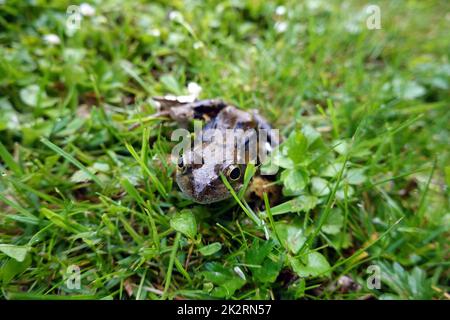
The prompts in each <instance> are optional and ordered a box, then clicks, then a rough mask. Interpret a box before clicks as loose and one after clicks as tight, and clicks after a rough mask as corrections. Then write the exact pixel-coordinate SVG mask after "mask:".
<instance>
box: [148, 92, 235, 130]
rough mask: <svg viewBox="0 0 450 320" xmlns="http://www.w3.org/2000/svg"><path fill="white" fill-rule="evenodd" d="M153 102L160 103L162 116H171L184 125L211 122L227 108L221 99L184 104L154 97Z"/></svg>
mask: <svg viewBox="0 0 450 320" xmlns="http://www.w3.org/2000/svg"><path fill="white" fill-rule="evenodd" d="M153 100H155V101H156V102H158V103H159V106H160V113H161V114H162V113H164V114H166V115H169V116H170V117H171V118H172V119H173V120H175V121H177V122H178V123H180V124H182V125H186V124H187V123H188V122H190V121H192V120H193V119H203V120H206V121H209V120H210V119H211V118H214V117H215V116H217V114H218V113H219V112H220V111H221V110H222V109H223V108H225V107H226V106H227V104H226V103H225V102H223V101H222V100H220V99H208V100H198V101H193V102H183V101H178V100H176V97H173V98H172V97H171V98H169V99H168V98H166V97H154V98H153Z"/></svg>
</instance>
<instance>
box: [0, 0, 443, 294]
mask: <svg viewBox="0 0 450 320" xmlns="http://www.w3.org/2000/svg"><path fill="white" fill-rule="evenodd" d="M3 2H4V3H2V4H0V175H1V176H0V286H1V291H0V298H2V299H60V298H66V299H111V298H113V299H175V298H188V299H205V298H212V297H218V298H226V299H305V298H306V299H359V298H361V299H367V298H370V297H374V298H382V299H390V298H391V299H432V298H433V299H449V298H450V296H449V294H448V289H449V287H448V277H449V261H448V260H449V259H448V258H449V247H448V240H449V226H450V211H449V206H450V201H449V191H448V188H449V185H450V161H449V150H448V146H449V143H450V139H449V123H450V112H449V107H450V95H449V92H450V90H449V86H450V63H449V52H450V38H449V37H448V30H449V27H450V22H449V18H448V14H447V15H446V13H447V12H449V9H450V5H449V4H448V3H447V2H446V1H401V2H400V1H398V2H394V1H375V2H374V3H375V4H378V5H379V6H380V8H381V26H382V28H381V29H380V30H368V29H367V27H366V18H367V14H366V13H365V11H364V7H363V5H361V4H360V3H359V2H357V1H347V2H345V3H344V4H340V2H338V1H336V2H331V1H317V2H314V1H305V2H304V3H298V1H286V2H285V3H283V5H284V6H285V7H286V9H287V10H286V13H284V14H282V15H279V14H276V11H277V10H276V8H277V6H279V5H281V4H282V1H262V0H261V1H260V0H257V1H250V0H249V1H231V0H230V1H223V2H219V1H208V2H207V3H206V2H205V3H204V2H203V1H194V0H187V1H177V0H174V1H172V2H171V3H170V4H166V2H165V1H151V2H150V1H149V3H147V2H145V1H113V0H107V1H102V2H101V4H100V1H96V2H95V3H97V4H95V3H94V2H91V3H93V6H94V7H95V9H96V14H95V15H94V16H93V17H84V18H83V20H82V21H81V25H80V29H79V30H77V31H76V32H75V34H73V35H72V36H69V35H68V34H67V33H66V29H65V28H66V19H67V15H66V9H67V7H68V6H69V5H70V4H73V2H69V1H34V2H33V1H21V0H20V1H19V0H7V1H6V2H5V1H3ZM29 3H34V4H29ZM171 11H177V12H179V13H180V15H178V16H177V15H176V14H175V15H174V14H171V15H170V17H172V19H170V18H169V13H170V12H171ZM278 12H280V10H278ZM283 26H287V27H286V28H285V30H283ZM48 34H55V35H57V36H58V37H59V39H60V43H59V44H53V45H52V44H49V43H47V42H45V41H44V36H45V35H48ZM192 81H193V82H196V83H198V84H199V85H200V86H201V87H202V88H203V91H202V93H201V97H202V98H216V97H220V98H222V99H224V100H226V101H229V102H232V103H235V104H236V105H239V106H240V107H241V108H243V109H247V108H255V107H256V108H258V109H259V110H260V111H261V113H262V114H263V115H264V116H265V117H267V118H268V119H270V121H271V122H272V123H273V125H274V127H276V128H279V129H281V132H282V134H283V136H284V138H285V140H284V143H283V145H282V147H281V148H280V150H279V151H280V152H282V153H283V154H282V155H281V154H280V153H275V154H274V156H273V158H272V159H271V161H272V162H273V163H275V164H278V165H280V166H281V170H280V171H279V174H278V180H277V183H278V184H279V185H280V186H282V187H283V198H282V200H281V202H280V203H279V204H277V205H274V206H273V207H272V208H270V209H268V210H266V211H264V212H259V211H258V210H256V209H255V208H254V207H252V205H251V203H247V202H246V201H245V199H244V198H242V197H241V196H242V192H241V193H238V194H234V195H233V197H232V198H231V199H230V200H229V201H225V202H223V203H220V204H217V205H214V206H213V207H210V206H202V205H196V204H193V203H191V202H190V201H189V200H187V199H186V198H184V197H183V195H182V194H181V193H180V191H179V190H178V188H177V186H176V183H174V180H173V173H174V167H173V165H172V164H171V163H170V162H169V161H168V159H169V158H168V157H169V155H170V152H171V149H172V147H173V145H174V143H173V142H171V141H170V134H171V132H172V130H173V129H174V128H176V124H174V123H172V122H167V121H163V120H162V119H160V118H157V117H152V116H151V115H152V114H153V113H154V112H155V109H154V107H153V104H152V103H151V101H150V100H149V97H151V96H153V95H162V94H166V93H173V94H185V93H186V87H187V85H188V83H189V82H192ZM139 124H141V125H139ZM130 128H134V129H133V130H130ZM251 174H253V172H247V178H249V177H250V175H251ZM264 201H265V203H266V204H268V203H269V199H267V198H265V199H264ZM73 265H75V266H78V267H79V268H80V272H81V286H80V288H79V289H77V288H72V289H71V288H70V285H69V286H68V281H69V282H70V281H71V279H73V278H72V276H73V274H70V273H67V270H68V268H69V267H70V266H73ZM371 265H376V266H378V267H379V268H380V271H381V288H380V289H370V288H368V287H367V285H366V283H367V282H366V281H367V279H368V277H369V276H370V275H371V274H370V273H368V268H369V266H371ZM343 276H347V277H348V278H342V277H343ZM349 278H350V279H352V281H353V282H354V284H353V285H352V286H343V285H342V283H343V279H349Z"/></svg>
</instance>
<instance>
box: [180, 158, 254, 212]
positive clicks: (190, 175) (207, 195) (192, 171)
mask: <svg viewBox="0 0 450 320" xmlns="http://www.w3.org/2000/svg"><path fill="white" fill-rule="evenodd" d="M243 170H245V169H244V167H243V166H241V165H236V164H232V163H226V162H224V163H216V162H214V161H208V159H204V160H203V161H202V163H201V164H195V163H186V161H185V157H183V156H181V157H180V158H179V160H178V164H177V175H176V180H177V183H178V186H179V187H180V189H181V191H182V192H183V193H184V194H186V195H187V196H188V197H190V198H191V199H192V200H194V201H195V202H198V203H201V204H208V203H213V202H217V201H221V200H225V199H227V198H229V197H230V196H231V194H230V192H229V190H228V189H227V187H226V186H225V184H224V183H223V181H222V179H221V176H220V174H221V173H222V174H223V175H224V176H225V177H226V178H227V180H228V182H229V183H230V185H231V186H232V187H233V189H234V190H235V191H237V190H239V189H240V187H241V186H242V184H243V180H244V172H243Z"/></svg>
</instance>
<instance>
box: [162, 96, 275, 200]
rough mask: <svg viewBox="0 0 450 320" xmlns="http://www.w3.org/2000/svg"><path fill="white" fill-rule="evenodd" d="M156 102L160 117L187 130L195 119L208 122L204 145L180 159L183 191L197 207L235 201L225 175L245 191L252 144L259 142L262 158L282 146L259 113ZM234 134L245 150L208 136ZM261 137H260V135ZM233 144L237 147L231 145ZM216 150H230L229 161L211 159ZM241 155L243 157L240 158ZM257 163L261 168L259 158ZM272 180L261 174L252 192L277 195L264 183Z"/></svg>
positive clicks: (210, 104)
mask: <svg viewBox="0 0 450 320" xmlns="http://www.w3.org/2000/svg"><path fill="white" fill-rule="evenodd" d="M153 99H154V100H155V101H157V102H158V103H159V105H160V107H161V109H162V111H161V112H160V114H161V113H164V114H166V115H169V116H170V117H171V118H172V119H173V120H175V121H177V122H178V123H179V125H180V126H182V127H186V126H187V124H188V123H189V122H191V121H192V120H193V119H201V120H204V122H205V125H204V126H203V129H202V133H203V134H202V135H201V138H200V141H199V142H200V143H199V144H197V146H195V145H194V148H192V149H190V150H187V151H185V152H184V153H183V154H182V155H181V156H180V157H179V159H178V163H177V172H176V181H177V184H178V186H179V188H180V190H181V191H182V192H183V194H185V195H186V196H187V197H189V198H190V199H192V200H193V201H195V202H197V203H201V204H209V203H214V202H217V201H221V200H225V199H227V198H230V197H231V193H230V192H229V190H228V189H227V187H226V186H225V184H224V183H223V181H222V178H221V175H223V176H224V177H225V178H226V179H227V180H228V182H229V183H230V185H231V186H232V187H233V189H234V190H235V191H238V190H239V189H240V188H241V187H242V185H243V183H244V173H245V170H246V167H247V165H248V163H249V161H250V153H251V152H250V144H251V143H254V142H255V141H257V142H256V149H257V150H256V152H257V154H258V155H259V154H267V153H269V152H270V151H271V150H272V149H273V148H274V147H276V146H277V145H278V143H279V141H278V140H279V138H278V136H277V135H275V134H274V133H273V131H271V126H270V125H269V123H268V122H267V121H266V120H265V119H264V118H263V117H262V116H260V115H259V113H258V111H257V110H254V109H252V110H249V111H243V110H240V109H238V108H237V107H236V106H233V105H231V104H228V103H225V102H223V101H222V100H218V99H211V100H199V101H194V102H182V101H177V99H176V98H175V97H174V98H170V99H168V98H165V97H163V98H159V97H155V98H153ZM252 129H253V130H252ZM230 131H231V132H235V133H236V135H237V136H239V135H242V134H243V135H242V136H240V141H241V143H242V144H241V145H240V146H242V149H240V150H238V145H237V144H235V142H236V140H233V142H230V140H228V139H215V138H214V137H213V138H211V137H210V136H209V137H207V136H208V134H206V133H208V132H215V133H217V132H219V133H223V135H222V137H224V136H226V134H227V133H229V132H230ZM262 131H265V132H266V133H265V134H264V135H263V136H264V137H267V139H264V141H263V140H258V138H257V137H255V135H258V134H260V132H262ZM258 137H260V136H259V135H258ZM230 143H233V144H232V145H230ZM199 147H200V148H199ZM227 147H228V148H227ZM199 149H200V150H201V151H199ZM216 150H228V151H224V152H225V153H226V154H227V157H225V159H224V160H223V161H217V159H215V158H214V157H213V156H211V155H212V154H214V152H215V151H216ZM230 150H231V151H230ZM242 150H243V152H242ZM238 152H242V153H240V154H238ZM199 153H201V154H200V158H201V160H200V161H192V160H193V159H194V158H195V157H196V156H198V155H199ZM208 155H209V156H208ZM239 156H240V158H239V161H238V157H239ZM252 159H253V158H252ZM254 160H255V161H254V163H255V164H256V165H257V166H258V165H259V164H260V161H259V158H256V159H254ZM269 180H270V178H269V179H266V178H261V177H260V176H259V172H257V176H255V177H254V178H253V180H252V181H254V182H257V186H252V185H251V186H250V187H249V190H254V196H255V195H256V197H261V196H262V191H261V190H263V191H264V192H268V193H269V194H276V193H277V192H276V191H275V190H274V188H270V187H267V186H266V184H265V183H264V181H265V182H267V183H269V182H271V181H269Z"/></svg>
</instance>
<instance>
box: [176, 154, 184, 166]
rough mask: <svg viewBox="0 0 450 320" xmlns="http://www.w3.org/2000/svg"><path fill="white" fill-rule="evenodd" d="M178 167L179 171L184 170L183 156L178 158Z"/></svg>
mask: <svg viewBox="0 0 450 320" xmlns="http://www.w3.org/2000/svg"><path fill="white" fill-rule="evenodd" d="M177 165H178V169H183V168H184V160H183V156H180V157H179V158H178V163H177Z"/></svg>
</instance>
